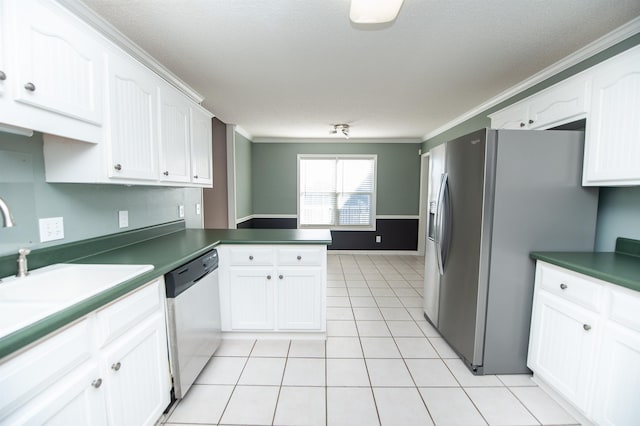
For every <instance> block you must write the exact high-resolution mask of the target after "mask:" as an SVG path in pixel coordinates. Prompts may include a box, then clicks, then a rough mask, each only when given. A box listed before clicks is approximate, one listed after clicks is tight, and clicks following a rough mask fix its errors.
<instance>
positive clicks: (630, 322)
mask: <svg viewBox="0 0 640 426" xmlns="http://www.w3.org/2000/svg"><path fill="white" fill-rule="evenodd" d="M610 291H611V299H610V300H611V302H610V303H611V305H610V313H609V318H611V320H613V321H615V322H617V323H619V324H621V325H623V326H625V327H629V328H631V329H633V330H635V331H638V332H640V315H638V312H640V293H638V292H635V291H633V290H628V289H625V288H613V287H612V288H611V290H610Z"/></svg>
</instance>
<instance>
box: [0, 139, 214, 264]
mask: <svg viewBox="0 0 640 426" xmlns="http://www.w3.org/2000/svg"><path fill="white" fill-rule="evenodd" d="M42 146H43V142H42V135H41V134H39V133H36V134H34V136H33V137H31V138H28V137H24V136H16V135H12V134H8V133H0V197H2V198H3V199H4V200H5V201H6V202H7V204H8V205H9V207H10V208H11V211H12V213H13V217H14V218H15V221H16V226H15V227H13V228H0V255H2V254H11V253H15V252H16V251H17V250H18V248H20V247H28V248H34V247H42V246H50V245H57V244H63V243H68V242H71V241H77V240H82V239H86V238H92V237H97V236H101V235H106V234H113V233H116V232H122V231H126V230H131V229H136V228H142V227H145V226H150V225H156V224H159V223H164V222H169V221H173V220H178V219H179V217H178V205H180V204H183V205H184V206H185V215H186V216H185V219H186V221H187V226H189V227H199V226H200V217H199V216H196V215H195V203H196V202H200V199H201V190H200V189H198V188H188V189H187V188H164V187H145V186H124V185H88V184H87V185H85V184H60V183H56V184H53V183H47V182H45V176H44V157H43V153H42ZM118 210H128V211H129V227H128V228H125V229H120V228H118ZM58 216H62V217H63V218H64V233H65V238H64V239H63V240H58V241H52V242H49V243H40V242H39V241H40V239H39V231H38V218H45V217H58Z"/></svg>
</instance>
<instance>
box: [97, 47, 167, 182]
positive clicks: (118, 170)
mask: <svg viewBox="0 0 640 426" xmlns="http://www.w3.org/2000/svg"><path fill="white" fill-rule="evenodd" d="M156 90H157V85H156V80H155V79H154V78H153V77H152V76H151V74H150V73H149V71H148V70H147V69H146V68H144V67H143V66H142V65H140V64H139V63H138V62H136V61H134V60H133V59H129V58H126V57H124V56H122V55H115V54H114V55H110V56H109V93H110V100H109V101H110V102H109V103H110V109H111V110H110V125H109V136H108V143H109V147H110V161H109V164H108V165H107V167H108V170H109V177H110V178H116V179H117V178H124V179H149V180H156V179H157V178H158V152H157V135H156V125H157V93H156Z"/></svg>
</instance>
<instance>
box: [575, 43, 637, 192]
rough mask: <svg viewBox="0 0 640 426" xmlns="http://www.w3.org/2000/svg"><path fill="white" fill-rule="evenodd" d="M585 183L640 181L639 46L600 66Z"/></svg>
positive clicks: (595, 81) (588, 137)
mask: <svg viewBox="0 0 640 426" xmlns="http://www.w3.org/2000/svg"><path fill="white" fill-rule="evenodd" d="M585 148H586V149H585V162H584V171H583V175H582V183H583V185H602V186H618V185H640V46H639V47H635V48H633V49H631V50H628V51H627V52H625V53H623V54H620V55H618V56H616V57H614V58H612V59H610V60H608V61H606V62H604V63H602V64H600V65H599V66H598V72H597V73H596V74H595V75H594V78H593V89H592V93H591V111H590V114H589V119H588V120H587V135H586V144H585Z"/></svg>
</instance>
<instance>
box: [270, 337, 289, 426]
mask: <svg viewBox="0 0 640 426" xmlns="http://www.w3.org/2000/svg"><path fill="white" fill-rule="evenodd" d="M290 352H291V340H289V345H288V346H287V353H286V355H285V359H284V368H283V369H282V377H280V386H278V396H277V397H276V405H275V407H273V415H272V416H271V425H272V426H273V424H274V423H275V422H276V413H277V412H278V403H279V402H280V393H281V392H282V385H283V383H284V375H285V373H286V372H287V364H288V363H289V353H290Z"/></svg>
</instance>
